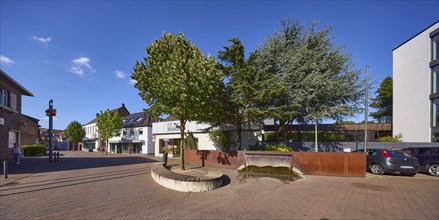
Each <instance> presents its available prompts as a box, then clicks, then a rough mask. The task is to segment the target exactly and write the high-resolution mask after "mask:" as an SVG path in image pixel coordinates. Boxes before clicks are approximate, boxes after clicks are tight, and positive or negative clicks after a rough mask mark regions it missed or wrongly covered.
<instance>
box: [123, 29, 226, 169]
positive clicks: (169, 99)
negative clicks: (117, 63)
mask: <svg viewBox="0 0 439 220" xmlns="http://www.w3.org/2000/svg"><path fill="white" fill-rule="evenodd" d="M146 53H147V54H148V56H147V57H146V58H144V62H142V61H136V65H135V67H134V73H133V74H132V76H131V78H132V79H134V80H136V81H137V83H136V84H135V87H136V88H137V89H138V90H139V91H140V93H139V95H140V97H141V98H142V99H143V100H144V101H145V102H146V103H147V104H148V106H149V108H148V109H147V110H146V111H147V112H148V113H149V114H150V115H152V116H154V117H158V116H160V115H162V114H168V115H172V116H174V117H176V118H178V119H179V120H180V124H179V125H178V127H179V128H180V131H181V132H180V133H181V142H180V143H181V145H180V153H181V155H180V158H181V169H185V167H184V148H185V146H184V145H185V141H184V137H185V124H186V122H187V121H188V120H191V121H192V120H193V121H206V120H208V119H209V118H212V117H215V115H216V114H215V113H216V111H214V109H215V107H216V106H217V105H219V104H221V103H220V102H219V101H216V100H218V96H219V95H220V94H221V93H222V91H223V90H222V89H223V83H222V81H223V78H222V75H221V72H220V71H219V70H218V69H217V62H216V61H215V59H214V58H213V57H210V56H209V57H205V56H204V55H203V53H202V51H201V50H200V49H198V48H197V47H196V46H195V45H194V44H193V43H192V42H190V41H189V40H186V39H185V37H184V35H183V34H181V33H179V34H177V35H175V34H173V33H163V35H162V38H161V39H159V40H155V41H154V42H152V44H151V45H149V46H148V47H147V48H146Z"/></svg>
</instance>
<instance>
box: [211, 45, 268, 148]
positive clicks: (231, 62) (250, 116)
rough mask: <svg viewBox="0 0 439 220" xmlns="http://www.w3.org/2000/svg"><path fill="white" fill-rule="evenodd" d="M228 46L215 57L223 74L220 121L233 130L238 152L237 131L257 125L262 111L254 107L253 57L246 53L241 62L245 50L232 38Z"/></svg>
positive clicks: (258, 77)
mask: <svg viewBox="0 0 439 220" xmlns="http://www.w3.org/2000/svg"><path fill="white" fill-rule="evenodd" d="M229 42H231V43H232V45H231V46H225V47H223V50H221V51H219V52H218V58H219V59H220V60H221V61H223V65H221V69H222V70H223V72H224V73H225V75H226V78H227V80H226V92H225V94H227V97H228V99H227V100H225V101H226V103H227V104H225V105H224V107H225V108H224V109H222V113H223V115H226V116H227V117H220V118H221V119H223V122H225V123H229V124H232V125H234V127H235V128H236V145H237V150H241V133H242V132H241V131H242V128H243V126H246V127H249V126H251V125H252V124H255V123H258V122H260V121H261V120H262V119H263V118H262V116H263V112H261V111H260V109H259V108H258V103H259V101H258V97H260V96H259V94H260V93H261V91H262V90H261V86H260V83H262V82H263V80H262V76H261V75H259V74H258V71H257V70H256V63H255V61H256V56H255V54H254V53H250V55H249V56H248V58H247V59H245V50H244V46H243V45H242V43H241V41H240V40H239V39H238V38H237V37H235V38H232V39H231V40H229Z"/></svg>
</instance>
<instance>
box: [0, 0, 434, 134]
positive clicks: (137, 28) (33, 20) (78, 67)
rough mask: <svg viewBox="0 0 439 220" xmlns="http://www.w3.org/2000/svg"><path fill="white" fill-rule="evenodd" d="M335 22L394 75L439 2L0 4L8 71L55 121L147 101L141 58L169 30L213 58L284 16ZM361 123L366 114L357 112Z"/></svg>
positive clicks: (26, 103) (373, 71)
mask: <svg viewBox="0 0 439 220" xmlns="http://www.w3.org/2000/svg"><path fill="white" fill-rule="evenodd" d="M286 18H291V19H295V20H299V21H300V22H301V23H304V24H305V25H306V26H308V25H309V24H311V22H312V21H318V22H319V23H320V25H330V26H332V34H333V36H334V42H335V43H336V44H337V45H339V46H341V45H345V46H346V51H349V52H351V53H352V61H353V63H354V64H355V66H356V67H357V68H358V69H361V70H362V71H363V72H364V69H365V66H366V65H369V66H370V68H369V74H370V76H371V78H372V79H373V80H376V81H377V82H378V83H377V85H376V86H375V88H374V90H373V91H372V93H373V92H374V91H375V89H376V87H377V86H378V84H379V83H380V82H381V81H382V80H383V79H384V78H385V77H387V76H391V75H392V49H393V48H395V47H396V46H398V45H399V44H401V43H403V42H404V41H406V40H408V39H409V38H411V37H412V36H413V35H415V34H417V33H418V32H420V31H422V30H423V29H424V28H426V27H427V26H429V25H431V24H433V23H434V22H435V21H437V20H438V19H439V1H438V0H430V1H116V0H113V1H5V0H1V1H0V55H1V63H0V65H1V69H3V70H4V71H5V72H6V73H7V74H8V75H10V76H11V77H12V78H14V79H15V80H16V81H17V82H19V83H20V84H21V85H23V86H24V87H25V88H27V89H28V90H29V91H30V92H32V93H33V94H34V97H26V96H25V97H23V100H22V113H24V114H26V115H29V116H32V117H34V118H37V119H40V120H41V121H40V125H41V126H42V127H48V120H47V118H46V116H45V113H44V111H45V110H46V109H47V108H48V100H49V99H53V100H54V107H55V108H56V109H57V110H58V115H57V117H56V119H55V120H54V127H55V128H57V129H64V128H65V127H66V126H67V125H68V124H69V123H70V122H71V121H73V120H76V121H79V122H80V123H82V124H84V123H87V122H88V121H90V120H91V119H93V118H94V117H95V114H96V113H98V112H99V111H100V110H105V109H113V108H117V107H119V106H120V105H121V103H125V105H126V107H127V108H128V110H129V111H130V112H131V113H134V112H139V111H142V109H145V108H147V107H148V106H147V105H146V103H145V102H144V101H143V100H142V99H141V98H140V97H139V95H138V91H137V89H135V88H134V87H133V85H132V84H131V83H130V75H131V73H132V69H133V67H134V64H135V61H136V60H140V59H142V58H143V57H145V56H146V53H145V48H146V47H147V46H148V45H149V44H150V43H151V42H152V41H153V40H154V39H157V38H160V37H161V35H162V33H163V32H175V33H177V32H182V33H184V34H185V36H186V37H187V38H188V39H190V40H191V41H192V42H193V43H195V44H196V45H197V46H198V47H199V48H200V49H201V50H202V51H203V52H204V53H205V54H206V55H207V54H211V55H215V56H216V54H217V52H218V50H220V49H222V47H223V46H225V45H228V42H227V41H228V40H229V39H231V38H232V37H235V36H237V37H239V38H240V39H241V41H242V42H243V44H244V45H245V47H246V50H247V52H251V51H253V50H255V49H256V48H257V47H259V46H260V45H262V43H263V41H264V39H265V37H266V36H267V35H269V34H273V33H274V32H275V30H276V29H278V28H279V26H280V20H281V19H286ZM352 120H354V121H362V120H363V116H361V115H360V116H359V117H358V118H353V119H352Z"/></svg>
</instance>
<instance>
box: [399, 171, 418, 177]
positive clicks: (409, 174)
mask: <svg viewBox="0 0 439 220" xmlns="http://www.w3.org/2000/svg"><path fill="white" fill-rule="evenodd" d="M401 175H403V176H415V175H416V173H410V172H409V173H401Z"/></svg>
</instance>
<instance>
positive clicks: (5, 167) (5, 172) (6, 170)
mask: <svg viewBox="0 0 439 220" xmlns="http://www.w3.org/2000/svg"><path fill="white" fill-rule="evenodd" d="M3 176H4V177H5V179H7V178H8V161H6V160H4V161H3Z"/></svg>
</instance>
